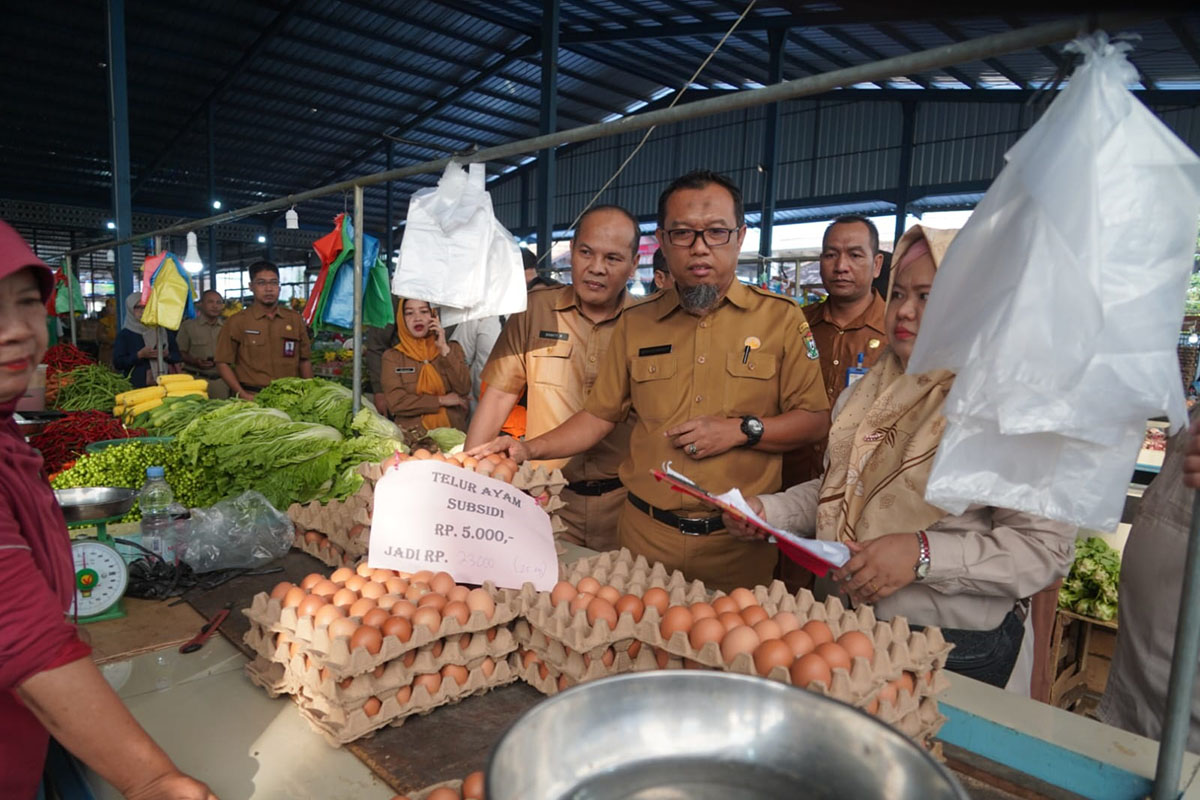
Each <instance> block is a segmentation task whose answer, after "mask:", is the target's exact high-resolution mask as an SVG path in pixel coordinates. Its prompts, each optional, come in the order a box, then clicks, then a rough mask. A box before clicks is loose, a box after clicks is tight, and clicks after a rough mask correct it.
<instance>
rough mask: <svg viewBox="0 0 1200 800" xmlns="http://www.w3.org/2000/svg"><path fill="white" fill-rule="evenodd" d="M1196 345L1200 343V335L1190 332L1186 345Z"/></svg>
mask: <svg viewBox="0 0 1200 800" xmlns="http://www.w3.org/2000/svg"><path fill="white" fill-rule="evenodd" d="M1197 343H1200V334H1198V333H1196V332H1195V331H1192V333H1191V335H1190V336H1188V344H1197Z"/></svg>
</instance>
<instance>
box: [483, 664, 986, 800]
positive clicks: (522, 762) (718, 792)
mask: <svg viewBox="0 0 1200 800" xmlns="http://www.w3.org/2000/svg"><path fill="white" fill-rule="evenodd" d="M487 792H488V800H515V798H531V797H536V798H539V800H568V799H570V800H609V798H614V799H615V798H632V799H633V800H709V798H711V799H712V800H717V798H720V800H728V798H735V797H736V798H738V800H757V799H758V798H762V799H763V800H768V798H769V799H770V800H776V799H777V798H806V800H826V799H828V800H833V798H855V800H870V799H871V798H888V800H941V799H942V798H946V800H950V798H953V800H967V794H966V793H965V792H964V791H963V789H962V787H961V786H959V785H958V782H957V781H955V780H954V778H953V777H952V776H951V775H950V773H949V772H947V771H946V770H945V769H944V768H943V767H942V766H941V765H939V764H938V763H937V762H936V761H934V760H933V759H932V758H931V757H930V756H929V755H928V754H927V753H925V752H924V751H923V750H922V749H921V748H920V747H918V746H917V745H916V744H915V743H913V742H912V741H910V740H909V739H907V738H906V737H904V736H903V735H902V734H900V733H899V732H898V731H895V730H893V729H892V728H889V727H888V726H887V725H885V724H883V723H882V722H880V721H879V720H877V719H875V718H874V717H872V716H870V715H869V714H866V713H864V712H862V711H859V710H857V709H855V708H852V707H851V706H848V705H846V704H844V703H840V702H838V701H836V700H830V699H828V698H826V697H822V696H821V695H818V694H814V693H812V692H808V691H805V690H803V689H797V688H795V687H792V686H788V685H786V684H782V683H777V682H775V681H768V680H764V679H760V678H754V677H751V676H748V675H738V674H734V673H730V672H699V671H695V672H693V671H681V670H679V671H664V672H642V673H635V674H629V675H621V676H618V677H615V678H609V679H606V680H601V681H596V682H594V683H585V684H583V685H581V686H577V687H575V688H573V689H569V690H567V691H565V692H563V693H561V694H558V695H555V696H554V697H552V698H550V699H549V700H546V701H544V702H542V703H540V704H538V705H537V706H534V707H533V708H532V709H530V710H529V711H528V712H526V713H525V715H524V716H522V717H521V718H520V719H518V720H517V722H516V723H515V724H514V725H513V726H512V727H511V728H510V729H509V730H508V731H507V732H506V733H505V734H504V736H503V737H502V738H501V739H500V741H499V742H498V743H497V745H496V747H495V748H494V749H493V750H492V754H491V757H490V759H489V762H488V772H487Z"/></svg>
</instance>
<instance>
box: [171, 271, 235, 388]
mask: <svg viewBox="0 0 1200 800" xmlns="http://www.w3.org/2000/svg"><path fill="white" fill-rule="evenodd" d="M224 307H225V298H223V297H221V293H220V292H218V291H217V290H216V289H209V290H208V291H206V292H204V293H203V294H202V295H200V302H199V303H197V304H196V309H197V310H198V311H199V312H200V313H199V314H197V315H196V316H195V317H194V318H193V319H185V320H184V321H183V324H181V325H180V326H179V334H178V335H177V336H176V337H175V341H176V343H177V344H178V345H179V355H180V356H182V358H183V368H184V370H185V371H186V372H190V373H191V374H193V375H195V376H196V377H198V378H203V379H204V380H206V381H208V396H209V397H214V398H217V399H220V400H224V399H225V398H226V397H229V387H228V386H226V385H225V381H223V380H221V373H219V372H217V362H216V360H215V357H216V354H217V340H218V339H219V338H220V336H221V326H222V324H223V323H224V322H225V319H224V318H223V317H222V316H221V309H223V308H224Z"/></svg>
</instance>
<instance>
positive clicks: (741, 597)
mask: <svg viewBox="0 0 1200 800" xmlns="http://www.w3.org/2000/svg"><path fill="white" fill-rule="evenodd" d="M729 596H730V598H732V599H733V602H735V603H737V604H738V609H746V608H749V607H750V606H756V605H758V599H757V598H756V597H755V596H754V592H752V591H750V590H749V589H747V588H746V587H744V586H739V587H738V588H736V589H734V590H733V591H732V592H730V593H729Z"/></svg>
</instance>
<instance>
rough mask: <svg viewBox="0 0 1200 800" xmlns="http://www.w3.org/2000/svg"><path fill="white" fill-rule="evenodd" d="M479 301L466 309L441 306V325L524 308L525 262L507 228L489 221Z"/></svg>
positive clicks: (515, 312) (514, 312) (513, 312)
mask: <svg viewBox="0 0 1200 800" xmlns="http://www.w3.org/2000/svg"><path fill="white" fill-rule="evenodd" d="M483 285H484V292H483V300H482V301H480V302H479V303H476V304H475V305H473V306H471V307H470V308H461V309H460V308H449V307H448V308H445V309H443V310H442V324H444V325H455V324H457V323H459V322H465V321H467V320H473V319H483V318H485V317H495V316H498V315H500V314H517V313H519V312H521V311H524V310H525V303H526V298H527V291H526V289H525V262H524V261H523V260H522V259H521V248H520V247H519V246H518V245H517V242H516V239H514V238H513V235H512V234H511V233H509V232H508V229H507V228H505V227H504V226H503V225H501V224H500V223H499V222H498V221H497V220H494V219H493V220H492V241H491V245H490V246H489V247H488V259H487V267H486V269H485V271H484V280H483Z"/></svg>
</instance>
